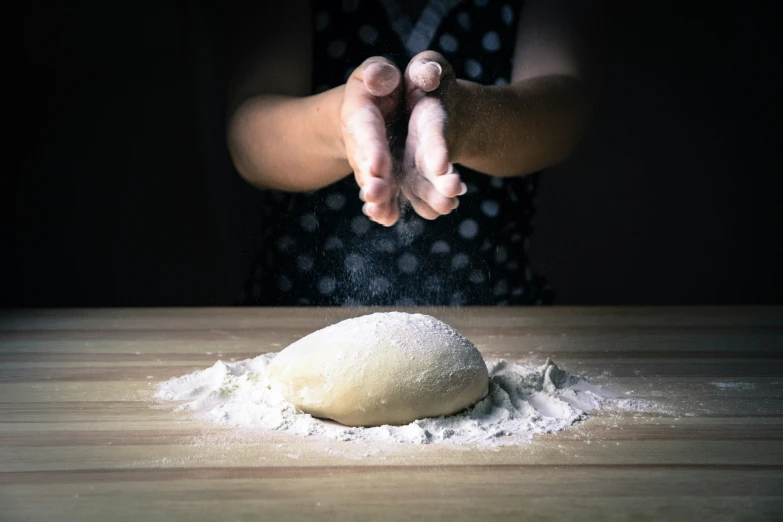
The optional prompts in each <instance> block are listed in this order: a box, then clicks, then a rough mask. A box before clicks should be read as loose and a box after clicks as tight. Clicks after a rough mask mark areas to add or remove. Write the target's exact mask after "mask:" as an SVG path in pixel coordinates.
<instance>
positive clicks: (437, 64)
mask: <svg viewBox="0 0 783 522" xmlns="http://www.w3.org/2000/svg"><path fill="white" fill-rule="evenodd" d="M426 65H434V66H435V67H436V68H437V69H438V76H440V75H441V74H443V67H441V66H440V64H439V63H438V62H427V64H426Z"/></svg>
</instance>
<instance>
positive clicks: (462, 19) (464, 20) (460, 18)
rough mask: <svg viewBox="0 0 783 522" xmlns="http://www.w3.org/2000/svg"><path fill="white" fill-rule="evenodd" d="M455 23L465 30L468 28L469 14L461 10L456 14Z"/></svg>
mask: <svg viewBox="0 0 783 522" xmlns="http://www.w3.org/2000/svg"><path fill="white" fill-rule="evenodd" d="M457 23H458V24H459V25H460V27H462V28H463V29H465V30H466V31H469V30H470V15H469V14H468V13H466V12H465V11H461V12H459V13H458V14H457Z"/></svg>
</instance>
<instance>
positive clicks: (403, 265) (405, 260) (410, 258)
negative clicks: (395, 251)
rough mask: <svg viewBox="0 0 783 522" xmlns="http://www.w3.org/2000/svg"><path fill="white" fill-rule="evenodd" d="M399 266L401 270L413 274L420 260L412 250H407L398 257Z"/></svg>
mask: <svg viewBox="0 0 783 522" xmlns="http://www.w3.org/2000/svg"><path fill="white" fill-rule="evenodd" d="M397 267H398V268H399V269H400V271H401V272H404V273H406V274H412V273H413V272H415V271H416V269H417V268H418V267H419V260H418V259H417V258H416V256H414V255H413V254H411V253H410V252H405V253H404V254H403V255H401V256H400V257H399V258H398V259H397Z"/></svg>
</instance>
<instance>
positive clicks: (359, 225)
mask: <svg viewBox="0 0 783 522" xmlns="http://www.w3.org/2000/svg"><path fill="white" fill-rule="evenodd" d="M351 230H353V233H354V234H356V235H359V236H361V235H363V234H366V233H367V231H368V230H370V220H369V219H368V218H367V217H366V216H356V217H355V218H353V220H352V221H351Z"/></svg>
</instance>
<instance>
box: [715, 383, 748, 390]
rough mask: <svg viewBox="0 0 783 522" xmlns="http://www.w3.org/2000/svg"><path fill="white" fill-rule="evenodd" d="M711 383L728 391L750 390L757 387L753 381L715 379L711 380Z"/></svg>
mask: <svg viewBox="0 0 783 522" xmlns="http://www.w3.org/2000/svg"><path fill="white" fill-rule="evenodd" d="M710 384H711V385H713V386H715V387H716V388H718V389H719V390H727V391H748V390H752V389H754V388H755V387H756V385H755V384H753V383H752V382H735V381H715V382H711V383H710Z"/></svg>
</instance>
